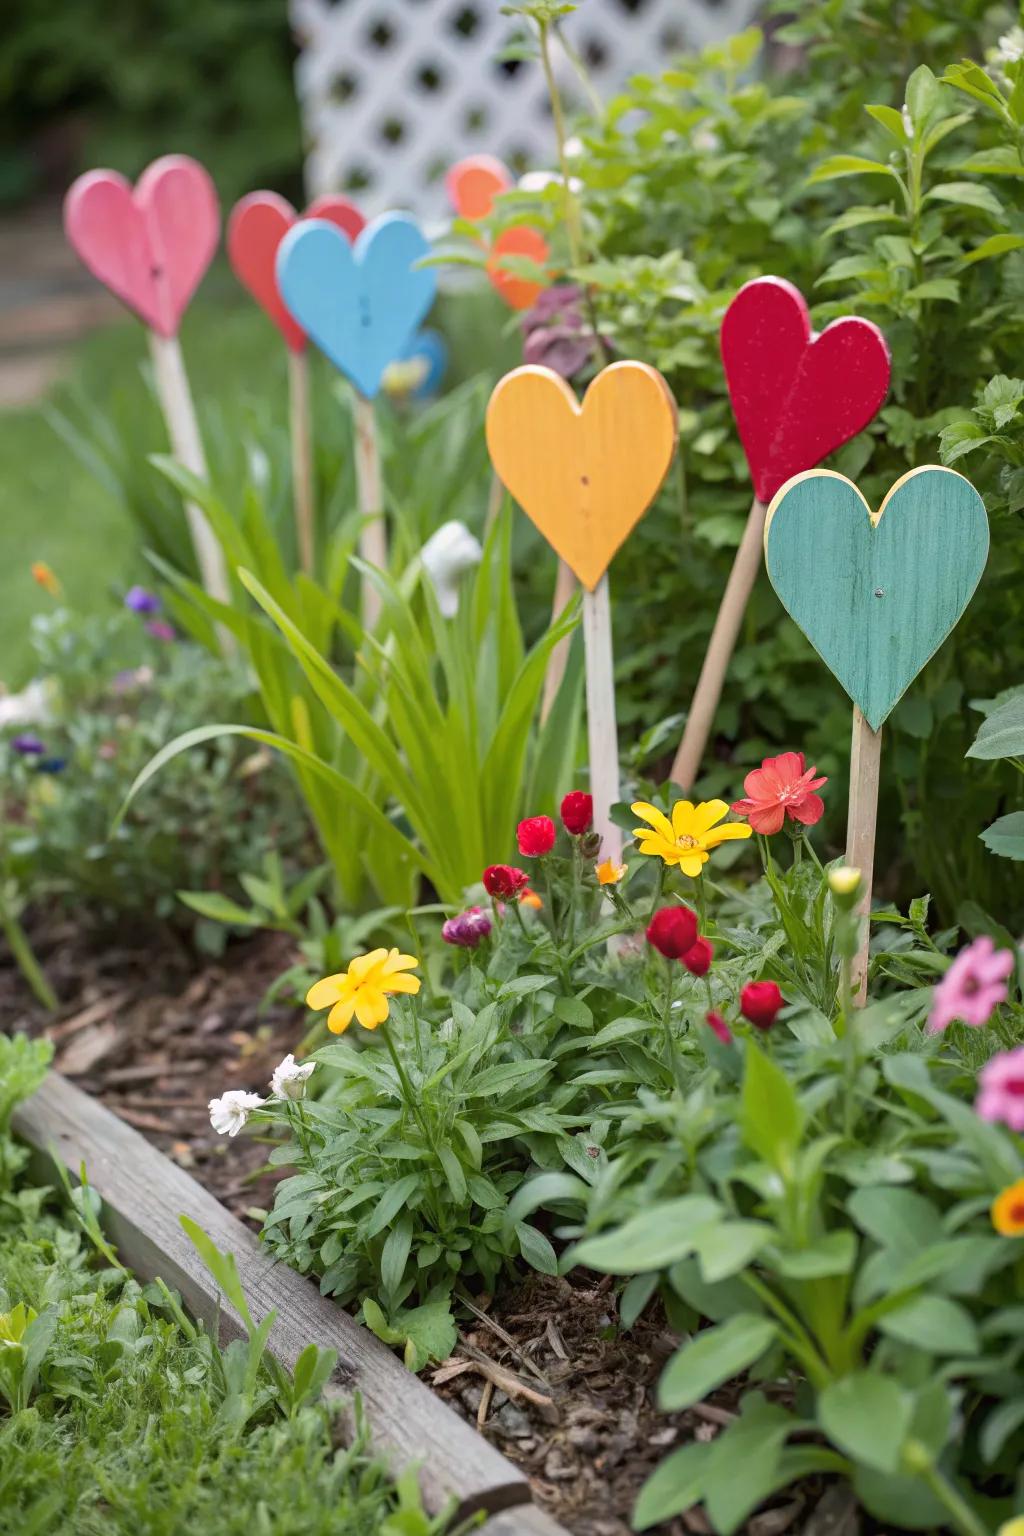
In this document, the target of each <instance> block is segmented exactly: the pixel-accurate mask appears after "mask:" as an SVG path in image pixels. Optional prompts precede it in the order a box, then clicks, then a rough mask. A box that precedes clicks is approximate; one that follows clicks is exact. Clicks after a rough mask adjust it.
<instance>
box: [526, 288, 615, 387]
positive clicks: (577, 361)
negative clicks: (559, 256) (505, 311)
mask: <svg viewBox="0 0 1024 1536" xmlns="http://www.w3.org/2000/svg"><path fill="white" fill-rule="evenodd" d="M521 324H522V331H523V362H524V363H539V364H541V365H542V366H543V367H545V368H553V369H554V371H555V372H556V373H559V374H561V376H562V378H563V379H570V378H572V376H573V375H574V374H576V373H579V371H580V369H581V368H585V367H586V365H587V364H588V363H589V362H592V361H593V360H594V358H595V355H596V352H597V343H596V342H595V339H594V333H593V331H592V330H591V328H590V324H589V322H588V320H587V317H586V315H585V314H584V311H583V290H582V289H581V288H577V287H574V286H573V285H572V284H570V283H562V284H555V286H554V287H552V288H545V289H544V291H543V292H542V293H541V294H540V295H539V297H538V299H537V302H536V303H535V304H534V305H533V307H532V308H531V309H528V310H527V311H526V313H525V314H524V315H523V317H522V321H521Z"/></svg>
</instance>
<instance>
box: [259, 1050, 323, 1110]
mask: <svg viewBox="0 0 1024 1536" xmlns="http://www.w3.org/2000/svg"><path fill="white" fill-rule="evenodd" d="M315 1066H316V1062H315V1061H304V1062H303V1063H302V1065H301V1066H300V1065H299V1063H298V1062H297V1061H296V1060H295V1057H294V1056H293V1055H292V1054H291V1052H290V1051H289V1053H288V1055H287V1056H286V1057H285V1059H284V1061H282V1062H281V1064H280V1065H279V1066H277V1067H275V1068H274V1073H273V1076H272V1077H271V1079H270V1091H271V1093H273V1094H274V1095H275V1097H276V1098H279V1099H301V1098H303V1097H304V1096H305V1092H306V1079H307V1077H309V1075H310V1073H311V1072H312V1071H313V1068H314V1067H315Z"/></svg>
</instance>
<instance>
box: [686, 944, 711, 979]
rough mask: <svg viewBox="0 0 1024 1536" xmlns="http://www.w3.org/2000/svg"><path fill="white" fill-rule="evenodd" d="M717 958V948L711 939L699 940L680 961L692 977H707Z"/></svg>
mask: <svg viewBox="0 0 1024 1536" xmlns="http://www.w3.org/2000/svg"><path fill="white" fill-rule="evenodd" d="M714 958H715V946H714V945H713V944H712V942H711V940H710V939H697V940H695V942H694V943H693V944H691V946H690V948H689V949H688V950H687V951H686V953H685V955H681V956H680V959H681V960H682V962H683V964H684V965H685V966H686V969H687V970H688V971H689V973H690V975H691V976H706V975H707V973H708V971H710V969H711V962H712V960H713V959H714Z"/></svg>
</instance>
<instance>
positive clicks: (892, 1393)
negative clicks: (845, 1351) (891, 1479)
mask: <svg viewBox="0 0 1024 1536" xmlns="http://www.w3.org/2000/svg"><path fill="white" fill-rule="evenodd" d="M912 1414H913V1399H912V1398H911V1396H910V1394H909V1393H907V1392H904V1390H903V1388H902V1387H900V1386H899V1385H898V1384H897V1383H896V1382H895V1381H892V1380H891V1379H890V1378H889V1377H888V1376H883V1375H882V1374H881V1373H880V1372H879V1371H854V1372H853V1373H852V1374H851V1375H849V1376H843V1377H841V1378H840V1379H839V1380H838V1381H833V1382H830V1383H829V1385H828V1386H827V1387H826V1388H825V1390H824V1391H823V1392H822V1393H821V1395H820V1396H819V1398H818V1419H819V1421H820V1423H821V1427H822V1428H823V1429H824V1431H825V1433H826V1434H827V1435H828V1437H829V1439H830V1440H831V1441H833V1442H834V1444H836V1445H837V1446H838V1447H839V1449H840V1450H841V1451H845V1452H846V1454H847V1455H848V1456H851V1457H852V1458H853V1459H854V1461H859V1462H863V1463H864V1465H865V1466H868V1467H874V1468H875V1469H876V1470H877V1471H879V1472H896V1471H897V1470H898V1469H899V1467H900V1462H901V1457H902V1453H903V1442H904V1439H905V1438H906V1434H907V1430H908V1429H909V1428H910V1420H911V1416H912Z"/></svg>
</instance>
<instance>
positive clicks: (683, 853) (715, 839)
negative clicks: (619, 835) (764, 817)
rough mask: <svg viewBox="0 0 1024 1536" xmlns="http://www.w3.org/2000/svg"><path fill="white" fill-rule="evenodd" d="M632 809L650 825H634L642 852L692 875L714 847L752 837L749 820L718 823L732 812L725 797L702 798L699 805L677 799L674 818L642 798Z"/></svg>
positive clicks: (699, 869)
mask: <svg viewBox="0 0 1024 1536" xmlns="http://www.w3.org/2000/svg"><path fill="white" fill-rule="evenodd" d="M630 810H631V811H632V812H633V814H634V816H639V817H640V820H641V821H646V822H647V823H648V824H649V825H648V826H646V827H634V828H633V836H634V837H638V838H639V839H640V852H641V853H650V854H655V855H656V856H657V857H658V858H659V859H664V861H665V863H666V864H669V865H672V864H677V865H678V866H679V868H680V869H681V870H682V872H683V874H684V875H689V876H691V878H692V877H694V876H696V875H699V874H700V872H701V870H702V868H703V867H704V865H705V864H706V863H707V861H708V856H709V854H710V852H711V850H712V848H717V847H718V845H719V843H729V842H735V841H737V840H738V839H741V838H744V837H749V836H750V828H749V827H748V826H747V825H746V824H745V823H740V822H730V823H729V825H728V826H725V827H720V826H718V825H717V823H718V822H720V821H721V819H722V817H723V816H725V815H727V814H728V811H729V807H728V806H727V805H726V803H725V801H724V800H702V801H701V803H700V804H699V805H693V804H692V803H691V802H690V801H689V800H677V801H676V804H675V805H674V806H673V807H672V820H671V821H670V820H669V818H668V817H667V816H666V815H665V814H664V812H663V811H659V810H658V808H657V806H655V805H648V804H647V803H646V801H644V800H638V801H637V802H636V803H635V805H631V806H630Z"/></svg>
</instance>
